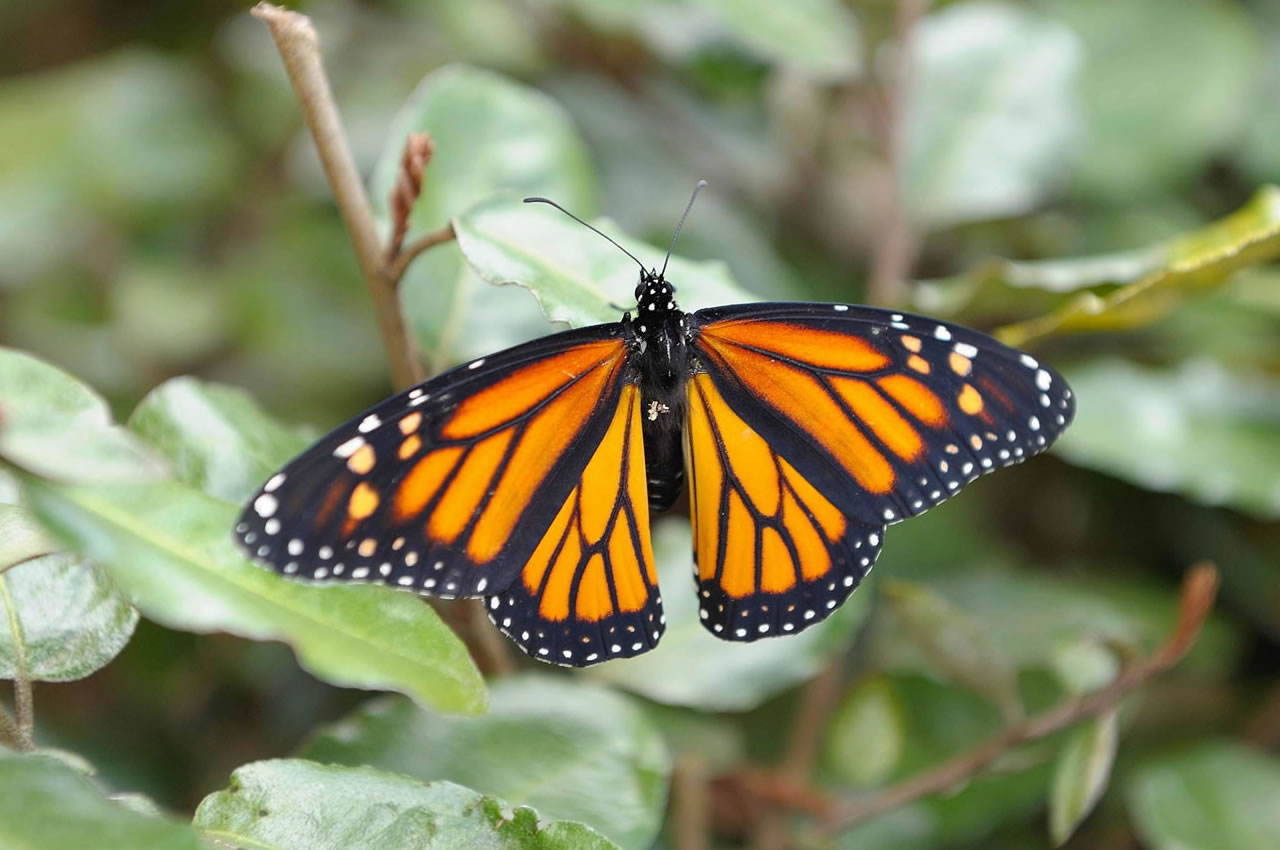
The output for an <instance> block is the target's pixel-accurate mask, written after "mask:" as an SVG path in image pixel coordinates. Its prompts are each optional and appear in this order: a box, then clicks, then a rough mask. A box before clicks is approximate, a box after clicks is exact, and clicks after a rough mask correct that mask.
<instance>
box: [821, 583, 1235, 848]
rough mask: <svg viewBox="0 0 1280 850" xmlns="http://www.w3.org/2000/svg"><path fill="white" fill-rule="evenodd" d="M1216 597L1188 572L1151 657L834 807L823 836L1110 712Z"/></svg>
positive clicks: (1185, 642) (1170, 655)
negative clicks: (1174, 615)
mask: <svg viewBox="0 0 1280 850" xmlns="http://www.w3.org/2000/svg"><path fill="white" fill-rule="evenodd" d="M1217 592H1218V571H1217V570H1216V569H1215V568H1214V567H1213V565H1212V564H1208V563H1203V564H1197V565H1196V566H1194V567H1192V568H1191V570H1190V571H1189V572H1188V573H1187V577H1186V579H1185V580H1184V581H1183V583H1182V600H1181V606H1180V609H1179V614H1178V624H1177V627H1176V628H1175V629H1174V632H1173V634H1172V635H1171V636H1170V637H1169V639H1168V640H1167V641H1166V642H1165V644H1164V646H1162V647H1161V648H1160V649H1159V650H1158V651H1157V652H1156V653H1155V654H1154V655H1152V656H1150V657H1149V658H1147V659H1146V660H1144V661H1139V662H1136V663H1133V664H1131V665H1130V666H1129V667H1128V668H1126V669H1125V670H1124V671H1122V672H1121V673H1120V675H1119V676H1117V677H1116V678H1115V680H1114V681H1112V682H1111V684H1109V685H1107V686H1106V687H1105V688H1102V689H1101V690H1097V691H1094V692H1093V693H1091V694H1087V695H1085V696H1083V697H1078V698H1072V699H1068V700H1065V701H1063V702H1061V703H1059V704H1058V705H1056V706H1054V707H1053V708H1051V709H1049V710H1048V711H1045V712H1044V713H1042V714H1037V715H1035V716H1033V717H1031V718H1028V719H1027V720H1026V721H1025V722H1024V723H1020V724H1017V725H1015V726H1011V727H1009V728H1008V729H1006V730H1005V731H1003V732H1000V733H998V734H996V735H994V736H992V737H991V738H988V739H987V740H986V741H984V742H982V743H981V744H979V745H978V746H977V747H974V748H973V749H972V750H970V751H969V752H967V753H961V754H960V755H958V756H956V757H955V758H953V759H951V760H949V761H945V762H943V763H942V764H940V765H938V766H936V767H934V768H931V769H930V770H928V771H926V772H925V773H922V774H919V775H917V776H913V777H912V778H910V779H907V780H906V781H904V782H899V783H898V784H896V785H890V786H889V787H887V788H884V789H881V790H880V791H878V792H876V793H874V794H871V795H869V796H860V797H853V798H849V799H846V800H842V801H838V802H835V803H834V804H833V805H832V807H831V810H830V811H829V812H828V813H827V815H826V818H825V824H824V829H825V830H826V831H827V832H835V831H838V830H841V829H847V828H848V827H851V826H853V825H854V824H856V823H858V822H860V821H863V820H866V819H867V818H869V817H871V816H873V815H877V814H880V813H881V812H886V811H889V810H890V809H894V808H897V807H898V806H901V805H904V804H906V803H909V802H911V801H912V800H915V799H918V798H920V797H924V796H928V795H931V794H939V793H942V792H944V791H946V790H947V789H949V788H952V787H954V786H956V785H957V784H959V783H960V782H963V781H964V780H966V779H968V778H969V777H971V776H973V775H974V774H976V773H979V772H980V771H982V770H983V769H985V768H987V767H989V766H990V765H991V764H992V763H993V762H994V761H996V759H998V758H999V757H1000V756H1001V755H1003V754H1004V753H1005V752H1006V751H1007V750H1009V749H1010V748H1012V747H1015V746H1017V745H1019V744H1024V743H1027V742H1029V741H1035V740H1038V739H1040V738H1044V737H1047V736H1049V735H1052V734H1053V733H1055V732H1058V731H1060V730H1062V729H1065V728H1067V727H1068V726H1073V725H1075V724H1076V723H1079V722H1080V721H1081V720H1085V719H1087V718H1090V717H1094V716H1096V715H1099V714H1102V713H1104V712H1106V711H1109V710H1111V709H1112V708H1115V706H1116V705H1117V704H1119V702H1120V701H1121V700H1122V699H1123V698H1124V697H1125V696H1126V695H1127V694H1128V693H1129V692H1130V691H1132V690H1134V689H1135V688H1138V687H1140V686H1141V685H1143V684H1145V683H1146V682H1147V681H1148V680H1149V679H1151V678H1153V677H1154V676H1157V675H1159V674H1160V673H1163V672H1164V671H1165V670H1168V669H1169V668H1170V667H1172V666H1174V665H1175V664H1177V663H1178V662H1179V661H1181V660H1182V658H1183V657H1184V656H1185V655H1186V654H1187V652H1188V651H1189V650H1190V649H1191V647H1192V646H1193V645H1194V644H1195V642H1196V638H1198V637H1199V636H1200V630H1201V628H1202V627H1203V626H1204V622H1205V619H1206V618H1207V617H1208V616H1209V611H1210V609H1212V607H1213V600H1214V597H1215V596H1216V595H1217Z"/></svg>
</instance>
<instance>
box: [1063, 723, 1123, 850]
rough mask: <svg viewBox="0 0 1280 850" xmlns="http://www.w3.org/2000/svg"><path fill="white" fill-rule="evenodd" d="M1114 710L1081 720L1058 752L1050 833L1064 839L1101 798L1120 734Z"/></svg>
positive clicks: (1114, 757) (1113, 761)
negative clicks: (1084, 720)
mask: <svg viewBox="0 0 1280 850" xmlns="http://www.w3.org/2000/svg"><path fill="white" fill-rule="evenodd" d="M1117 726H1118V721H1117V718H1116V712H1115V711H1114V710H1112V711H1108V712H1106V713H1105V714H1102V715H1100V716H1098V717H1095V718H1093V719H1092V720H1088V721H1086V722H1084V723H1082V724H1081V725H1080V726H1079V728H1077V729H1076V730H1075V731H1073V732H1072V733H1071V736H1070V737H1069V738H1067V742H1066V743H1065V744H1063V746H1062V750H1061V751H1060V752H1059V753H1058V760H1057V763H1056V764H1055V765H1054V768H1053V785H1052V786H1051V788H1050V791H1049V835H1050V837H1051V838H1052V839H1053V843H1054V846H1059V847H1060V846H1061V845H1063V844H1065V843H1066V841H1067V839H1068V838H1070V837H1071V834H1072V833H1073V832H1075V830H1076V827H1078V826H1079V825H1080V822H1081V821H1083V820H1084V819H1085V818H1086V817H1087V816H1088V815H1089V813H1090V812H1091V811H1093V807H1094V806H1096V805H1097V804H1098V800H1100V799H1102V795H1103V793H1104V792H1105V791H1106V790H1107V782H1108V781H1109V780H1110V778H1111V766H1112V764H1114V763H1115V759H1116V742H1117V740H1118V738H1119V732H1118V729H1117Z"/></svg>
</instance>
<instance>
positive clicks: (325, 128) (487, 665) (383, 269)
mask: <svg viewBox="0 0 1280 850" xmlns="http://www.w3.org/2000/svg"><path fill="white" fill-rule="evenodd" d="M252 14H253V15H254V17H256V18H258V19H259V20H261V21H263V22H264V23H265V24H266V25H267V27H268V29H270V30H271V37H272V38H273V39H274V40H275V43H276V48H277V49H278V50H279V51H280V57H281V58H282V59H283V60H284V65H285V69H286V70H287V71H288V73H289V81H290V82H291V83H292V84H293V89H294V92H295V93H296V94H297V96H298V101H299V102H300V103H301V105H302V111H303V114H304V115H305V116H306V119H307V126H308V127H310V129H311V137H312V139H313V140H314V141H315V145H316V151H317V152H318V153H319V155H320V161H321V163H323V165H324V170H325V174H326V175H327V176H328V178H329V185H330V186H331V187H332V189H333V196H334V200H335V201H336V202H337V204H338V209H339V211H340V212H341V214H342V220H343V221H344V222H345V223H346V225H347V231H348V232H349V233H350V234H351V243H352V246H353V247H354V248H355V252H356V257H357V259H358V260H359V262H360V271H361V272H362V273H363V275H364V279H365V283H366V285H367V286H368V289H369V297H370V299H371V300H372V301H373V307H374V313H375V315H376V316H377V321H378V331H379V333H380V335H381V337H382V342H383V347H384V348H385V349H386V353H387V362H388V364H389V366H390V369H391V379H392V382H393V383H394V384H395V386H396V388H397V389H404V388H406V387H410V386H412V385H413V384H416V383H419V382H421V381H422V380H424V379H425V378H426V372H425V370H424V369H423V367H422V363H421V362H420V361H419V360H418V358H417V355H416V353H415V352H414V349H413V344H412V342H411V341H410V338H409V334H408V331H407V330H406V328H405V322H404V316H403V315H402V314H401V312H400V297H399V294H398V292H397V287H398V284H399V282H400V279H401V278H402V277H403V276H404V272H405V269H406V268H408V265H409V262H410V261H412V260H413V258H414V257H416V256H417V255H418V254H420V253H422V252H423V251H425V250H426V249H427V248H429V247H431V246H432V245H437V244H440V243H441V242H446V241H448V240H449V239H452V238H453V228H452V227H451V226H447V227H445V228H444V229H442V230H441V231H438V232H437V233H434V234H428V235H427V236H424V237H423V238H422V239H419V240H417V241H416V242H414V243H411V244H410V246H409V247H408V249H404V250H402V249H401V244H400V243H401V242H402V241H403V238H404V233H405V231H406V230H407V221H408V216H409V209H410V208H411V207H412V205H413V202H414V201H415V200H417V195H418V193H419V192H420V191H421V189H422V175H423V169H424V168H425V167H426V165H427V162H428V160H429V159H430V157H431V152H432V145H431V141H430V138H429V137H428V136H427V135H426V134H425V133H424V134H420V135H417V136H410V138H409V140H408V142H406V146H405V154H404V158H403V159H402V166H401V175H400V178H399V179H398V180H397V185H396V190H395V192H394V193H393V196H392V209H393V215H394V216H395V222H394V227H395V230H394V232H393V234H391V239H390V241H389V243H388V248H387V249H385V250H384V249H383V248H382V247H381V246H380V245H379V242H378V233H377V227H376V225H375V224H374V219H373V210H372V209H371V208H370V206H369V198H368V196H367V195H366V194H365V191H364V185H363V184H362V183H361V182H360V175H359V173H358V172H357V171H356V166H355V161H354V160H353V159H352V157H351V151H350V150H349V148H348V146H347V140H346V136H345V134H344V133H343V131H342V122H341V120H340V119H339V117H338V109H337V106H336V105H335V104H334V102H333V93H332V91H331V90H330V88H329V80H328V77H327V76H326V75H325V72H324V66H323V64H322V63H321V61H320V49H319V40H318V39H317V37H316V32H315V29H314V28H313V27H312V26H311V21H310V19H309V18H307V16H306V15H301V14H298V13H297V12H290V11H288V10H286V9H282V8H280V7H279V6H274V5H272V4H270V3H259V4H258V5H257V6H255V7H253V12H252ZM402 181H403V185H402ZM393 249H394V250H393ZM456 604H458V605H459V606H461V612H462V617H460V618H459V619H460V620H461V621H462V622H463V624H464V625H463V627H462V628H461V629H460V630H459V631H460V632H462V637H463V639H464V640H466V642H467V646H468V649H469V650H470V651H471V656H472V658H474V659H475V661H476V666H477V667H479V668H480V669H481V670H482V671H483V672H485V673H491V674H498V673H505V672H509V671H511V670H513V669H514V664H513V663H512V661H511V657H510V654H509V651H508V649H507V645H506V643H505V642H504V641H503V640H502V638H501V637H500V636H499V635H498V633H497V632H496V631H495V630H494V629H493V627H492V626H491V625H490V624H489V622H488V618H487V616H486V615H485V613H484V610H483V607H482V606H481V604H480V603H479V602H478V601H474V600H469V601H461V602H459V603H456Z"/></svg>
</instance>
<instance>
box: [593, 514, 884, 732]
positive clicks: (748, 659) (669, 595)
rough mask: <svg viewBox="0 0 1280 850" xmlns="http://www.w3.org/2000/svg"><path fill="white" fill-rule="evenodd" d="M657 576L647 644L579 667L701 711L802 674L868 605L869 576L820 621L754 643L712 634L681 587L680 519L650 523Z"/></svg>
mask: <svg viewBox="0 0 1280 850" xmlns="http://www.w3.org/2000/svg"><path fill="white" fill-rule="evenodd" d="M653 535H654V541H653V544H654V547H653V548H654V555H655V558H656V560H657V563H658V580H659V583H660V584H661V585H662V587H664V588H667V592H666V593H664V594H663V597H662V603H663V608H664V610H665V613H666V617H667V631H666V634H664V635H663V636H662V642H661V643H659V644H658V647H657V648H656V649H654V650H653V651H651V652H646V653H645V654H643V655H639V656H636V657H635V658H626V659H619V660H617V661H610V662H609V663H608V664H601V665H598V666H596V667H592V668H591V669H590V670H589V671H588V673H587V675H589V676H592V677H595V678H600V679H604V680H606V681H609V682H612V683H613V684H616V685H618V686H620V687H624V688H627V689H628V690H631V691H634V692H636V693H638V694H641V695H642V696H645V697H648V698H649V699H651V700H655V701H656V702H661V703H668V704H670V705H683V706H689V707H691V708H699V709H702V710H704V711H748V710H750V709H753V708H755V707H756V706H758V705H760V703H762V702H764V701H765V700H766V699H768V698H769V697H771V696H774V695H775V694H778V693H781V692H782V691H784V690H786V689H788V688H791V687H794V686H795V685H798V684H800V683H801V682H803V681H805V680H806V679H809V678H810V677H812V676H814V675H815V674H817V673H818V671H819V670H821V669H823V667H824V666H826V664H827V663H829V661H830V659H831V657H832V655H834V654H836V653H839V652H842V651H844V650H845V649H846V648H847V647H848V644H849V641H850V639H851V636H852V634H853V632H854V631H855V630H856V629H857V628H858V626H860V625H861V624H862V622H863V621H864V620H865V618H866V616H867V614H868V613H869V612H870V608H871V601H872V599H873V598H874V597H875V590H874V587H873V586H871V585H872V584H873V582H870V581H869V582H864V583H863V586H862V587H861V588H859V589H858V591H857V592H856V593H854V595H853V596H852V598H850V599H849V601H847V602H845V604H844V606H843V607H842V608H841V609H840V610H839V611H837V612H836V613H835V614H834V615H832V616H831V617H829V618H828V619H827V620H826V621H824V622H822V623H819V624H818V625H816V626H813V627H811V628H809V629H806V630H805V631H803V632H801V633H800V634H798V635H787V636H785V637H776V638H767V639H765V640H759V641H756V642H755V643H749V644H748V643H735V642H733V641H727V640H720V639H719V638H717V637H715V636H714V635H712V634H710V633H709V632H707V630H706V629H705V628H703V626H702V622H701V621H700V620H699V618H698V600H697V596H696V594H694V593H693V592H692V591H691V590H690V589H689V575H690V573H691V572H692V571H693V555H692V552H691V548H692V546H691V542H690V541H691V539H692V538H691V532H690V529H689V524H688V522H687V521H685V520H681V519H668V520H663V521H661V522H658V523H655V525H654V529H653Z"/></svg>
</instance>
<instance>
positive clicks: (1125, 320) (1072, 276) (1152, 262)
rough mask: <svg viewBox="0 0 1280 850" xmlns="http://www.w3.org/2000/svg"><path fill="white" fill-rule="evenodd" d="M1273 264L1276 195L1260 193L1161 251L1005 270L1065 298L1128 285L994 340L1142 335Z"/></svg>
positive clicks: (1279, 201) (1274, 190) (1278, 234)
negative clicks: (1196, 300)
mask: <svg viewBox="0 0 1280 850" xmlns="http://www.w3.org/2000/svg"><path fill="white" fill-rule="evenodd" d="M1276 257H1280V187H1276V186H1264V187H1262V188H1261V189H1259V190H1258V191H1257V192H1256V193H1255V194H1254V196H1253V198H1251V199H1250V201H1249V203H1247V204H1246V205H1245V206H1243V207H1241V208H1240V209H1238V210H1236V211H1235V212H1234V213H1232V214H1231V215H1229V216H1227V217H1226V218H1223V219H1221V220H1219V221H1215V222H1213V223H1212V224H1210V225H1208V226H1206V227H1204V228H1202V229H1200V230H1197V231H1194V232H1192V233H1188V234H1185V235H1183V236H1179V237H1177V238H1175V239H1172V240H1169V241H1168V242H1166V243H1163V244H1162V245H1157V246H1153V247H1151V248H1146V249H1142V250H1139V251H1134V252H1131V253H1128V254H1119V255H1113V256H1111V257H1097V258H1091V259H1084V260H1069V261H1061V262H1057V263H1036V264H1021V265H1020V266H1018V265H1016V264H1008V265H1005V266H1003V268H1006V269H1011V270H1014V271H1015V272H1016V273H1017V275H1016V276H1020V277H1021V278H1022V280H1021V282H1020V283H1019V284H1017V285H1021V286H1027V285H1031V286H1041V287H1043V288H1051V289H1055V290H1057V291H1065V290H1068V289H1075V288H1081V287H1087V286H1098V285H1100V284H1104V283H1106V282H1108V281H1109V280H1110V281H1112V282H1115V281H1117V280H1118V281H1119V282H1123V283H1126V284H1127V285H1125V286H1122V287H1120V288H1119V289H1116V290H1114V291H1111V292H1108V293H1106V294H1101V295H1100V294H1098V293H1096V292H1092V291H1090V292H1084V293H1080V294H1079V295H1078V296H1076V297H1075V298H1072V299H1071V300H1070V301H1068V302H1067V303H1066V304H1064V305H1063V306H1061V307H1059V308H1058V309H1056V310H1054V311H1053V312H1052V313H1050V314H1048V315H1046V316H1042V317H1039V318H1036V319H1032V320H1030V321H1026V322H1021V323H1019V324H1015V325H1006V326H1005V327H1003V328H1001V329H1000V330H999V331H997V332H996V336H997V337H999V338H1000V339H1001V340H1002V341H1003V342H1006V343H1008V344H1009V345H1014V346H1020V345H1025V344H1026V343H1027V342H1028V341H1029V340H1032V339H1036V338H1037V337H1042V336H1046V335H1048V334H1050V333H1061V332H1064V331H1099V330H1122V329H1126V328H1132V327H1141V326H1143V325H1147V324H1150V323H1151V322H1153V321H1155V320H1156V319H1158V318H1159V317H1161V316H1163V315H1164V314H1165V313H1166V312H1168V311H1169V310H1170V309H1171V308H1172V307H1174V306H1176V305H1177V304H1178V303H1179V302H1180V301H1181V300H1183V299H1185V298H1186V297H1187V296H1188V295H1191V294H1194V293H1196V292H1199V291H1204V290H1209V289H1213V288H1216V287H1218V286H1220V285H1221V284H1222V283H1223V282H1224V281H1226V280H1227V279H1228V277H1229V276H1230V275H1231V274H1232V273H1233V272H1236V271H1238V270H1240V269H1243V268H1247V267H1249V266H1252V265H1257V264H1259V263H1265V262H1268V261H1270V260H1274V259H1275V258H1276ZM1016 276H1011V277H1010V279H1011V280H1013V279H1016Z"/></svg>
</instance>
